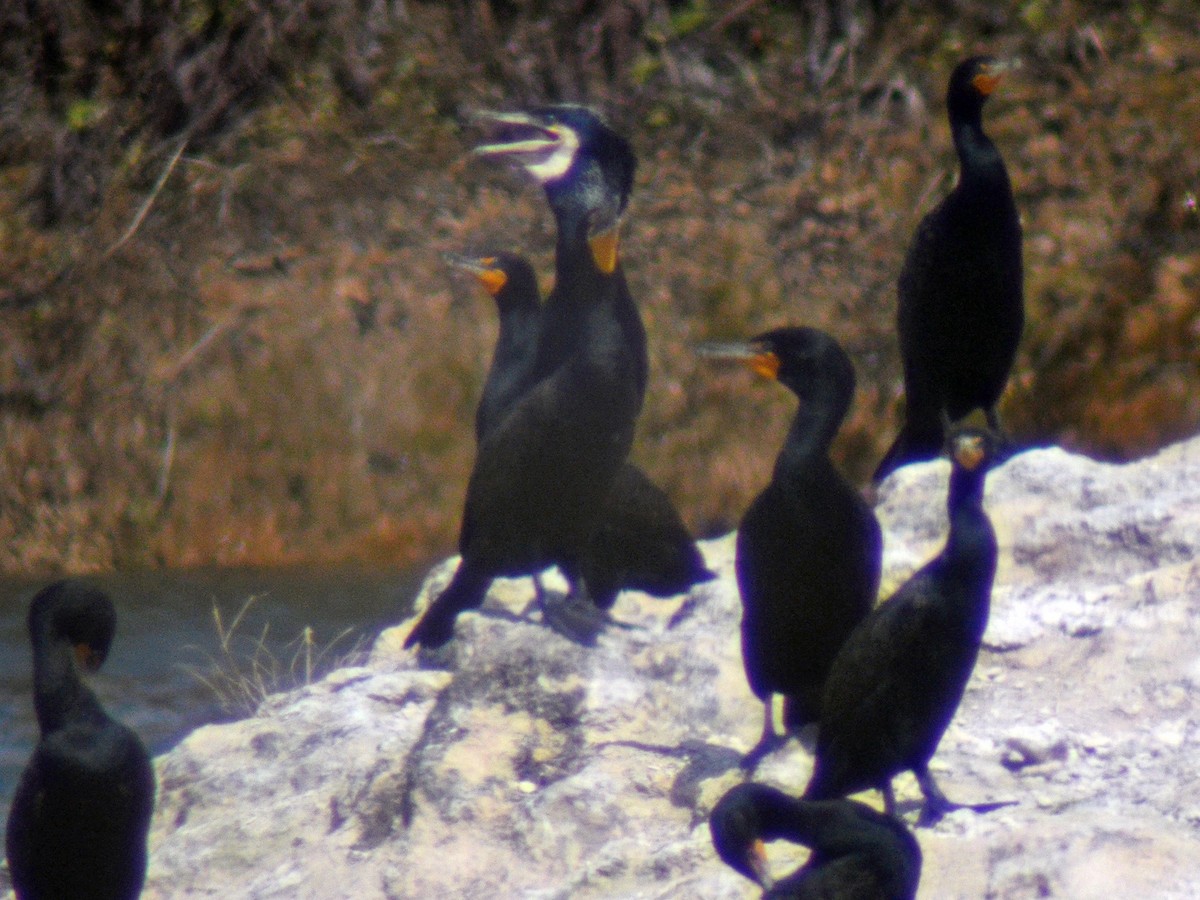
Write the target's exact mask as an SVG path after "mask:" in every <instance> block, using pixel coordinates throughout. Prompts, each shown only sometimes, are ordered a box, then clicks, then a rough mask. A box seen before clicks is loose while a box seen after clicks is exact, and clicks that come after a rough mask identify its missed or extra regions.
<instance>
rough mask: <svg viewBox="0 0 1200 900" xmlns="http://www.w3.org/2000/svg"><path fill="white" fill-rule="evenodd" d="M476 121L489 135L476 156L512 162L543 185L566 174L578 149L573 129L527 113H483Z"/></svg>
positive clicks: (476, 116) (477, 116)
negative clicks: (501, 158) (499, 158)
mask: <svg viewBox="0 0 1200 900" xmlns="http://www.w3.org/2000/svg"><path fill="white" fill-rule="evenodd" d="M475 119H476V121H477V122H479V123H481V124H482V125H484V127H485V128H487V130H488V133H489V142H488V143H486V144H482V145H480V146H478V147H476V148H475V151H474V152H475V155H476V156H486V157H503V158H506V159H511V160H513V161H514V162H517V163H519V164H520V165H521V166H523V167H524V168H525V169H526V170H527V171H529V172H530V173H532V174H533V175H534V176H535V177H536V178H537V179H538V180H539V181H542V182H546V181H551V180H553V179H555V178H558V177H561V176H562V175H564V174H565V173H566V171H567V170H568V169H569V168H570V167H571V163H572V162H573V161H574V159H575V153H576V151H577V150H578V149H579V136H578V135H577V134H576V133H575V131H574V130H573V129H571V128H568V127H567V126H565V125H562V124H559V123H556V122H552V123H547V122H544V121H542V120H540V119H538V118H537V117H535V116H532V115H529V114H528V113H502V112H481V113H477V114H476V115H475Z"/></svg>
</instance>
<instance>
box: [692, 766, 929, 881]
mask: <svg viewBox="0 0 1200 900" xmlns="http://www.w3.org/2000/svg"><path fill="white" fill-rule="evenodd" d="M709 829H710V830H711V831H712V840H713V846H714V847H715V848H716V851H717V855H718V856H720V857H721V859H722V860H724V862H725V863H726V864H727V865H729V866H730V867H732V868H733V869H735V870H736V871H738V872H740V873H741V874H743V875H745V876H746V877H747V878H749V879H751V880H752V881H755V882H757V883H758V884H759V885H761V886H762V887H763V889H764V890H765V891H766V893H764V894H763V897H764V898H767V897H771V898H778V900H784V898H790V900H800V898H810V900H817V898H830V900H832V898H837V900H912V898H914V897H915V896H916V895H917V885H918V883H919V882H920V880H921V847H920V845H919V844H918V843H917V841H916V838H914V837H913V836H912V833H911V832H910V831H909V830H908V829H907V828H906V827H905V826H904V823H903V822H901V821H900V820H899V819H897V818H895V817H894V816H890V815H887V814H884V813H879V812H876V811H875V810H873V809H871V808H870V807H869V806H866V805H864V804H862V803H857V802H855V801H853V800H798V799H796V798H795V797H791V796H789V795H787V794H785V793H783V791H780V790H777V789H776V788H773V787H768V786H767V785H764V784H755V783H753V782H748V783H745V784H739V785H736V786H734V787H733V788H731V789H730V790H729V791H728V792H726V794H725V796H723V797H722V798H721V799H720V800H719V801H717V805H716V806H715V807H714V808H713V811H712V814H711V815H710V816H709ZM775 840H787V841H792V842H794V843H798V844H803V845H805V846H806V847H810V848H812V855H811V856H809V858H808V861H807V862H806V863H805V864H804V865H803V866H801V867H800V868H799V869H798V870H797V871H795V872H793V873H792V874H791V875H789V876H788V877H787V878H784V879H782V880H780V881H777V882H774V883H773V882H772V880H771V876H770V873H769V871H768V869H767V860H766V853H765V851H764V848H763V842H764V841H775Z"/></svg>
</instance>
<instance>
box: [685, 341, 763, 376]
mask: <svg viewBox="0 0 1200 900" xmlns="http://www.w3.org/2000/svg"><path fill="white" fill-rule="evenodd" d="M696 352H697V353H699V354H700V355H701V356H706V357H708V358H709V359H728V360H733V361H735V362H739V363H741V364H742V365H744V366H745V367H746V368H748V369H749V370H750V371H752V372H754V373H756V374H758V375H761V376H762V377H763V378H769V379H771V380H772V381H775V380H777V379H778V378H779V365H780V361H779V356H778V355H777V354H776V353H775V352H774V351H772V350H768V349H766V348H765V347H764V346H763V345H762V344H756V343H752V342H751V343H746V342H740V343H717V342H710V343H705V344H700V345H699V346H697V348H696Z"/></svg>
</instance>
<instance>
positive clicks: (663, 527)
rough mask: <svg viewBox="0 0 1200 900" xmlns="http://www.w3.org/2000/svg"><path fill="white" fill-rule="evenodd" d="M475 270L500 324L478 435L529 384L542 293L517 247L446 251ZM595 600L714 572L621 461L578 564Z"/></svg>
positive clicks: (685, 582) (666, 505)
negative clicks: (478, 252)
mask: <svg viewBox="0 0 1200 900" xmlns="http://www.w3.org/2000/svg"><path fill="white" fill-rule="evenodd" d="M447 258H448V259H449V261H450V262H451V263H452V264H453V265H455V266H457V267H458V268H460V269H463V270H465V271H467V272H470V273H471V274H472V275H474V276H475V277H476V278H477V279H478V281H479V282H480V284H482V285H483V287H484V289H485V290H487V292H488V293H489V294H491V295H492V296H493V297H494V298H495V300H496V305H497V309H498V312H499V317H500V331H499V335H498V337H497V340H496V347H495V350H494V352H493V355H492V364H491V367H490V368H489V369H488V374H487V378H486V379H485V382H484V388H483V395H482V397H481V399H480V401H479V407H478V409H477V410H476V416H475V428H476V431H475V433H476V438H477V440H479V441H482V440H483V438H484V437H485V436H486V435H487V434H488V433H489V432H490V431H491V430H492V429H493V428H494V427H495V425H496V424H497V423H498V422H499V421H500V420H501V419H502V418H503V417H504V415H505V414H507V412H508V410H509V409H510V408H511V407H512V405H513V404H514V403H515V402H516V400H517V399H518V398H519V397H520V396H521V394H523V393H524V392H525V391H526V390H527V389H528V388H529V386H530V383H531V381H532V373H533V363H534V357H535V354H536V351H537V341H538V334H539V332H540V316H541V295H540V293H539V291H538V285H537V279H536V277H535V275H534V272H533V268H532V266H530V264H529V262H528V260H526V259H525V258H524V257H523V256H520V255H518V254H515V253H504V252H501V253H494V254H488V255H486V256H447ZM568 575H569V576H570V577H572V578H575V579H577V578H579V577H582V579H583V582H584V585H585V586H586V593H587V595H588V597H589V598H590V599H591V601H592V603H593V604H595V606H596V607H598V608H599V609H602V610H607V609H610V608H611V607H612V605H613V603H614V601H615V600H616V596H617V594H618V592H620V591H622V590H627V589H628V590H639V591H644V592H646V593H648V594H651V595H652V596H658V597H670V596H674V595H676V594H680V593H683V592H685V591H687V590H688V589H689V588H691V587H692V586H693V585H695V584H698V583H700V582H703V581H708V580H710V579H712V578H715V577H716V575H715V574H714V573H713V572H711V571H710V570H709V569H708V568H707V567H706V566H705V565H704V558H703V556H702V555H701V553H700V551H699V549H698V548H697V547H696V543H695V540H694V539H693V538H692V535H691V533H690V532H689V531H688V529H687V526H686V525H684V523H683V520H682V519H681V518H680V516H679V513H678V512H677V511H676V509H675V506H674V504H673V503H672V502H671V499H670V497H668V496H667V494H666V492H665V491H663V490H662V489H661V488H659V487H658V486H657V485H656V484H654V482H652V481H651V480H650V478H649V477H648V476H647V475H646V474H645V473H644V472H643V471H642V470H641V469H639V468H638V467H637V466H635V465H634V464H633V463H630V462H626V463H624V464H623V465H622V466H621V467H620V468H619V469H618V470H617V474H616V475H615V476H614V478H613V483H612V487H611V488H610V489H609V493H608V496H607V498H606V500H605V503H604V509H603V510H602V512H601V515H600V520H599V522H598V523H597V526H596V528H595V530H594V531H593V532H592V535H591V536H590V537H589V538H588V543H587V549H586V550H585V552H584V554H583V556H582V558H581V559H580V560H579V566H578V571H577V572H573V573H568Z"/></svg>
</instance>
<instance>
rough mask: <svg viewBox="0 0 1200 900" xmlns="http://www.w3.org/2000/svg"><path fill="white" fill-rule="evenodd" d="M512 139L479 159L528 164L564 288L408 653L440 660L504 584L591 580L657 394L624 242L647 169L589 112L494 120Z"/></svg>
mask: <svg viewBox="0 0 1200 900" xmlns="http://www.w3.org/2000/svg"><path fill="white" fill-rule="evenodd" d="M488 117H489V118H490V119H491V120H492V121H493V122H495V123H496V124H497V125H498V126H500V127H501V128H503V129H505V133H504V134H503V135H502V139H501V140H500V141H498V142H497V143H493V144H490V145H488V146H485V147H480V148H478V150H477V151H476V152H478V153H480V154H482V155H485V156H492V157H502V158H507V159H513V160H516V161H517V162H519V163H520V164H521V165H522V166H523V167H524V168H525V169H526V171H528V172H529V173H530V174H532V175H533V176H534V177H535V178H536V179H537V180H538V181H539V182H540V183H541V184H542V186H543V187H544V188H545V192H546V197H547V199H548V201H549V203H550V208H551V210H552V211H553V213H554V216H555V220H556V223H557V226H558V237H557V246H556V253H555V287H554V291H553V292H552V293H551V295H550V297H549V298H548V300H547V302H546V305H545V307H544V308H543V311H542V324H541V333H540V335H539V338H538V346H537V353H536V357H535V360H534V367H533V374H532V376H531V381H532V383H531V386H530V387H529V388H528V389H527V390H526V391H525V392H524V393H523V394H522V395H521V396H520V397H519V398H518V399H517V401H516V402H515V403H514V404H513V405H512V408H511V409H510V410H509V412H508V413H507V414H506V415H504V416H503V418H502V419H501V420H500V421H499V422H498V423H497V424H496V427H495V428H494V430H492V431H491V432H489V433H488V434H487V435H486V436H485V437H484V439H483V442H482V443H481V444H480V445H479V451H478V454H477V456H476V459H475V467H474V470H473V471H472V473H471V479H470V482H469V483H468V485H467V497H466V503H465V507H464V510H463V519H462V527H461V530H460V532H459V550H460V552H461V554H462V562H461V564H460V565H459V568H458V571H457V572H456V573H455V575H454V578H453V580H452V581H451V583H450V584H449V586H448V587H447V588H446V589H445V590H444V591H443V592H442V593H441V594H440V595H439V596H438V597H437V598H436V599H435V600H434V601H433V603H432V604H431V605H430V606H429V608H428V609H426V611H425V613H424V615H423V616H422V618H421V620H420V621H419V622H418V623H417V625H416V626H415V627H414V628H413V630H412V631H411V632H410V633H409V635H408V637H407V639H406V640H405V646H413V645H415V644H421V645H424V646H426V647H438V646H441V645H443V644H445V643H446V642H447V641H449V640H450V639H451V638H452V637H453V636H454V621H455V619H456V618H457V617H458V614H459V613H461V612H463V611H464V610H467V609H474V608H477V607H478V606H480V605H481V604H482V602H483V598H484V595H485V593H486V592H487V588H488V586H489V585H490V584H491V582H492V579H494V578H496V577H497V576H518V575H532V574H535V573H537V572H540V571H542V570H543V569H545V568H547V567H548V566H550V565H559V566H560V568H562V569H563V571H565V572H573V571H578V566H579V559H580V557H581V555H582V554H583V550H584V547H585V546H586V543H587V540H588V538H589V537H590V536H591V534H592V533H593V532H594V530H595V527H596V524H597V522H598V520H599V516H600V513H601V510H602V508H603V505H604V502H605V499H606V497H607V495H608V491H609V488H610V487H611V485H612V482H613V478H614V476H615V475H616V472H617V470H618V469H619V468H620V466H621V465H622V463H624V461H625V457H626V456H627V454H628V453H629V448H630V445H631V444H632V442H633V430H634V423H635V421H636V419H637V416H638V413H639V411H640V410H641V405H642V399H643V397H644V394H645V387H646V372H647V357H646V335H645V331H644V329H643V327H642V322H641V317H640V315H639V313H638V311H637V308H636V306H635V305H634V304H633V301H632V298H631V297H630V295H629V291H628V288H627V287H626V284H625V277H624V273H623V272H622V269H621V266H620V262H619V255H618V244H617V232H618V226H619V225H620V221H621V217H622V215H623V213H624V210H625V205H626V203H627V201H628V199H629V194H630V191H631V190H632V186H633V173H634V167H635V164H636V161H635V158H634V155H633V151H632V149H631V148H630V146H629V144H628V142H627V141H626V140H625V139H624V138H622V137H621V136H620V135H619V134H617V133H616V132H615V131H614V130H613V129H612V128H610V127H609V126H608V125H607V124H606V123H605V122H604V121H603V120H602V119H601V118H600V117H599V116H597V115H596V114H595V113H593V112H591V111H590V110H587V109H586V108H584V107H579V106H553V107H544V108H541V109H538V110H534V111H532V112H530V113H517V114H489V116H488Z"/></svg>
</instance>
